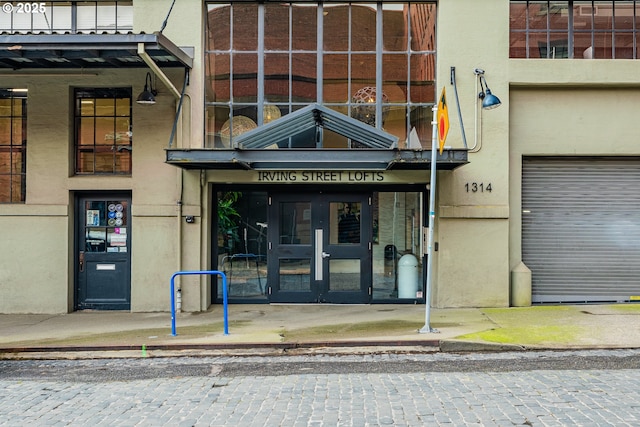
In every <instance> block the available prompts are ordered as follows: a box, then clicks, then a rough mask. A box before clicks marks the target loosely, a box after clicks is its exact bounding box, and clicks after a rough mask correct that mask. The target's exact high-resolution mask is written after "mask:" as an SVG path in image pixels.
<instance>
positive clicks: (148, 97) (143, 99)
mask: <svg viewBox="0 0 640 427" xmlns="http://www.w3.org/2000/svg"><path fill="white" fill-rule="evenodd" d="M136 102H137V103H138V104H155V103H156V97H155V96H153V94H152V93H151V92H150V91H148V90H147V87H146V86H145V88H144V90H143V91H142V92H140V95H138V99H136Z"/></svg>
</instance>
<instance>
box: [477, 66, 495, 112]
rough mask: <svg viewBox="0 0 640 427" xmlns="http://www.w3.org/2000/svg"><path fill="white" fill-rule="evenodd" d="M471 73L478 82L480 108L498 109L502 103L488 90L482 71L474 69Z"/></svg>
mask: <svg viewBox="0 0 640 427" xmlns="http://www.w3.org/2000/svg"><path fill="white" fill-rule="evenodd" d="M473 72H474V73H475V74H476V76H478V81H479V82H480V92H479V93H478V98H480V99H481V100H482V108H484V109H485V110H492V109H494V108H496V107H499V106H500V104H502V102H500V100H499V99H498V97H497V96H495V95H494V94H492V93H491V89H489V85H487V79H485V78H484V70H481V69H480V68H476V69H475V70H473Z"/></svg>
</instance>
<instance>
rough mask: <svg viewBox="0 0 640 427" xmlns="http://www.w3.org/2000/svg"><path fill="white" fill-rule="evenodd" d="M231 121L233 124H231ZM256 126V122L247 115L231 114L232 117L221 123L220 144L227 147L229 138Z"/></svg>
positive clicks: (229, 141)
mask: <svg viewBox="0 0 640 427" xmlns="http://www.w3.org/2000/svg"><path fill="white" fill-rule="evenodd" d="M232 122H233V126H232V125H231V123H232ZM257 127H258V125H257V124H256V122H254V121H253V120H251V119H250V118H249V117H246V116H233V118H231V119H229V120H227V121H226V122H224V123H223V124H222V127H221V128H220V140H221V141H222V145H223V146H225V147H229V146H230V143H231V138H234V137H236V136H239V135H242V134H243V133H245V132H248V131H250V130H252V129H255V128H257Z"/></svg>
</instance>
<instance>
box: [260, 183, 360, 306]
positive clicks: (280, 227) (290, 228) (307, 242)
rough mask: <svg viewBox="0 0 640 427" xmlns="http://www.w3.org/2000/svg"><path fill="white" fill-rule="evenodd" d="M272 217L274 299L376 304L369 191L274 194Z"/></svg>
mask: <svg viewBox="0 0 640 427" xmlns="http://www.w3.org/2000/svg"><path fill="white" fill-rule="evenodd" d="M268 218H269V221H268V235H267V236H268V252H269V254H268V259H269V261H268V262H269V269H268V271H269V273H268V280H267V282H268V287H269V289H268V291H269V300H270V301H271V302H291V303H309V302H317V303H341V304H345V303H348V304H364V303H368V302H370V300H371V236H372V233H371V197H370V195H369V194H367V193H322V192H317V193H304V194H271V195H270V196H269V216H268Z"/></svg>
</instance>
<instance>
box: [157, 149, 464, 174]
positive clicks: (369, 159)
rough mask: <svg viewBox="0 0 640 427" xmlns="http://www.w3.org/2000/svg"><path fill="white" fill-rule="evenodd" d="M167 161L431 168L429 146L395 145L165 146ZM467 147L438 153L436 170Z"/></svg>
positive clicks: (248, 166)
mask: <svg viewBox="0 0 640 427" xmlns="http://www.w3.org/2000/svg"><path fill="white" fill-rule="evenodd" d="M165 151H166V163H168V164H171V165H174V166H177V167H180V168H183V169H188V170H197V169H200V170H206V169H218V170H379V171H383V170H430V169H431V151H430V150H424V151H422V150H398V149H372V148H361V149H279V150H269V149H266V150H265V149H255V150H229V149H225V150H222V149H217V148H198V149H171V148H169V149H166V150H165ZM467 151H468V150H467V149H453V150H444V151H443V152H442V154H438V156H437V159H436V163H437V168H438V169H439V170H452V169H455V168H457V167H459V166H462V165H465V164H467V163H468V159H467Z"/></svg>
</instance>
